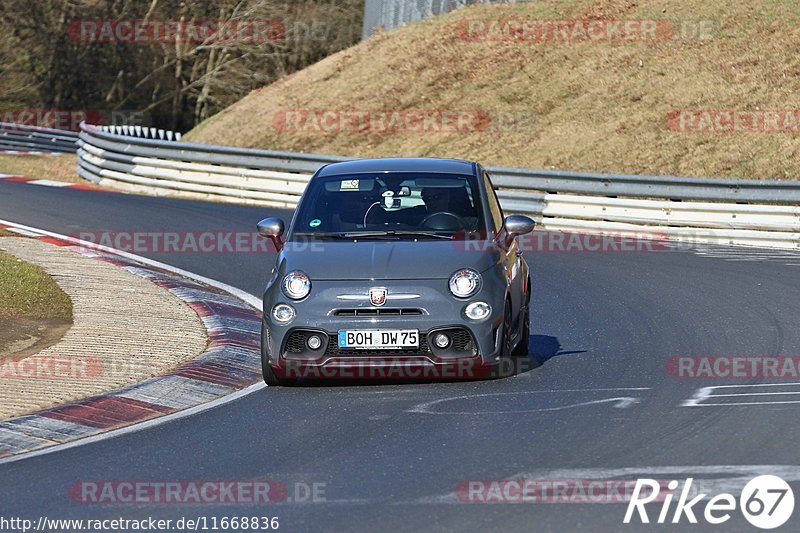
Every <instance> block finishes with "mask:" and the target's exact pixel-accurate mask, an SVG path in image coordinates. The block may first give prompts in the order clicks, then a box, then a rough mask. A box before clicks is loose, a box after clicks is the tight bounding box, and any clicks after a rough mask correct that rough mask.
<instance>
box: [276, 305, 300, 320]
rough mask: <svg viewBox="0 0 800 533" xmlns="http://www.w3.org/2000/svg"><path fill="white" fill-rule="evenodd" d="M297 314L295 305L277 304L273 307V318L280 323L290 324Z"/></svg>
mask: <svg viewBox="0 0 800 533" xmlns="http://www.w3.org/2000/svg"><path fill="white" fill-rule="evenodd" d="M295 316H296V313H295V310H294V307H292V306H291V305H289V304H277V305H276V306H275V307H273V308H272V318H273V319H274V320H275V322H278V323H279V324H288V323H289V322H291V321H292V320H294V317H295Z"/></svg>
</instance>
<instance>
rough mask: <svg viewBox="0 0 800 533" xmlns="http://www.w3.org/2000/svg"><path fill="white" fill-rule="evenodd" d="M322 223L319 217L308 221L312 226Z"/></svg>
mask: <svg viewBox="0 0 800 533" xmlns="http://www.w3.org/2000/svg"><path fill="white" fill-rule="evenodd" d="M320 224H322V221H321V220H320V219H318V218H315V219H314V220H312V221H311V222H309V223H308V225H309V226H311V227H312V228H316V227H317V226H319V225H320Z"/></svg>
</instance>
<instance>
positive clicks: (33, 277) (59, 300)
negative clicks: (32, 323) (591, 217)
mask: <svg viewBox="0 0 800 533" xmlns="http://www.w3.org/2000/svg"><path fill="white" fill-rule="evenodd" d="M0 231H2V230H0ZM9 235H13V234H10V233H8V232H3V233H0V237H3V236H9ZM17 317H25V318H63V319H70V318H72V302H71V301H70V299H69V296H67V295H66V294H65V293H64V291H62V290H61V288H60V287H59V286H58V284H56V282H55V281H54V280H53V278H51V277H50V276H49V275H47V274H46V273H45V272H44V270H42V269H41V268H39V267H38V266H35V265H31V264H30V263H26V262H24V261H21V260H20V259H17V258H16V257H14V256H13V255H9V254H7V253H5V252H2V251H0V320H2V319H7V318H17Z"/></svg>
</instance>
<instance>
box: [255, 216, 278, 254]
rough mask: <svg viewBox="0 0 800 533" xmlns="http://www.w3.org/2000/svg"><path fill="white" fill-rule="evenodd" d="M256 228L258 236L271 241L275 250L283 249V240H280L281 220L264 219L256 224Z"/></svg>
mask: <svg viewBox="0 0 800 533" xmlns="http://www.w3.org/2000/svg"><path fill="white" fill-rule="evenodd" d="M256 228H257V229H258V234H259V235H261V236H262V237H266V238H268V239H270V240H271V241H272V243H273V244H274V245H275V250H280V249H281V248H283V239H281V237H282V236H283V231H284V226H283V220H281V219H279V218H277V217H269V218H265V219H264V220H262V221H261V222H259V223H258V224H256Z"/></svg>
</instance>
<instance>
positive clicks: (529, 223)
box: [503, 215, 536, 238]
mask: <svg viewBox="0 0 800 533" xmlns="http://www.w3.org/2000/svg"><path fill="white" fill-rule="evenodd" d="M535 225H536V222H534V220H533V219H532V218H530V217H526V216H524V215H509V216H507V217H506V219H505V220H504V221H503V227H505V230H506V234H507V235H508V236H509V237H512V238H513V237H516V236H517V235H525V234H528V233H530V232H532V231H533V227H534V226H535Z"/></svg>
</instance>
